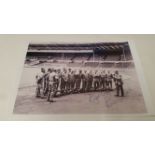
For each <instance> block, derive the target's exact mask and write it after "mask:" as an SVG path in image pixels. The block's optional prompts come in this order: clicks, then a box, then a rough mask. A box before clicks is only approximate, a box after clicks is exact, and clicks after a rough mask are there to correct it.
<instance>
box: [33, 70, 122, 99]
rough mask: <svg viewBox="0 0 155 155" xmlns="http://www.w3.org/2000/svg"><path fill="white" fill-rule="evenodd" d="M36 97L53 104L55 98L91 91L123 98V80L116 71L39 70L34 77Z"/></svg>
mask: <svg viewBox="0 0 155 155" xmlns="http://www.w3.org/2000/svg"><path fill="white" fill-rule="evenodd" d="M36 81H37V88H36V97H39V98H46V99H47V101H49V102H53V101H54V100H53V98H54V97H56V96H62V95H67V94H73V93H86V92H93V91H112V90H114V89H116V96H124V89H123V80H122V76H121V75H120V74H119V72H118V71H115V72H114V73H111V72H110V71H109V70H104V69H103V70H98V69H90V70H86V69H84V70H83V69H74V68H63V69H54V68H49V69H47V71H46V70H45V68H41V72H40V73H38V74H37V76H36Z"/></svg>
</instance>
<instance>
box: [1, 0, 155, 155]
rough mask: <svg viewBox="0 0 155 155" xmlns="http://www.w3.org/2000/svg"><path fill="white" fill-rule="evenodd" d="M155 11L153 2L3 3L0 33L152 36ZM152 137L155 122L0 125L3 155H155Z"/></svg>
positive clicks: (64, 0)
mask: <svg viewBox="0 0 155 155" xmlns="http://www.w3.org/2000/svg"><path fill="white" fill-rule="evenodd" d="M154 6H155V5H154V1H153V0H147V1H146V0H144V1H138V0H137V1H136V0H107V1H105V0H93V1H92V0H88V1H87V0H76V1H75V0H54V1H53V0H44V1H41V0H25V1H21V0H12V1H11V0H1V1H0V33H3V34H5V33H7V34H10V33H13V34H20V33H22V34H23V33H24V34H25V33H26V34H28V33H33V34H36V33H39V34H40V33H46V34H50V33H52V34H58V33H59V34H68V33H71V34H72V33H74V34H75V33H80V34H82V33H84V34H89V33H90V34H102V33H106V34H109V33H111V34H120V33H139V34H141V33H154V32H155V29H154V28H155V23H154V14H155V11H154ZM0 104H1V103H0ZM154 133H155V124H154V122H1V123H0V154H5V155H10V154H15V155H21V154H22V155H29V154H30V155H42V154H43V155H52V154H53V155H64V154H66V155H73V154H75V155H87V154H88V155H104V154H105V155H113V154H114V155H116V154H118V155H124V154H126V155H131V154H134V155H137V154H141V155H144V154H149V155H154V153H155V150H154V139H155V135H154Z"/></svg>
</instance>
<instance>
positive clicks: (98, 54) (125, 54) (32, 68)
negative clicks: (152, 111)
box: [13, 41, 147, 114]
mask: <svg viewBox="0 0 155 155" xmlns="http://www.w3.org/2000/svg"><path fill="white" fill-rule="evenodd" d="M132 52H133V51H131V47H130V44H129V42H128V41H124V42H91V43H89V42H86V43H80V42H78V43H61V42H60V43H59V42H57V43H29V45H28V50H27V54H26V58H25V63H24V68H23V72H22V76H21V80H20V84H19V88H18V94H17V97H16V102H15V105H14V111H13V112H14V114H143V113H147V109H146V105H145V100H144V96H143V92H142V89H141V85H140V82H139V78H138V74H137V72H136V67H135V60H134V57H133V54H132Z"/></svg>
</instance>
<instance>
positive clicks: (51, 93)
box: [47, 69, 56, 102]
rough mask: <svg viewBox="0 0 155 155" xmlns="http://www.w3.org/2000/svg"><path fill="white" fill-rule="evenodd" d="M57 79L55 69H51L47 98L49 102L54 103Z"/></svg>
mask: <svg viewBox="0 0 155 155" xmlns="http://www.w3.org/2000/svg"><path fill="white" fill-rule="evenodd" d="M55 77H56V73H55V72H54V70H53V69H49V75H48V80H49V83H48V87H49V88H48V97H47V101H49V102H54V101H53V97H54V94H55V90H56V89H55Z"/></svg>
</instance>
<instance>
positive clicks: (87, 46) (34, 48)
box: [28, 42, 129, 52]
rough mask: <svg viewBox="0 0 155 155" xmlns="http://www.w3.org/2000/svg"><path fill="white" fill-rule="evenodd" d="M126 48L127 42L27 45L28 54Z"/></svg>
mask: <svg viewBox="0 0 155 155" xmlns="http://www.w3.org/2000/svg"><path fill="white" fill-rule="evenodd" d="M125 47H128V48H129V45H128V42H103V43H74V44H73V43H72V44H68V43H63V44H62V43H61V44H53V43H51V44H29V47H28V52H38V51H39V50H40V52H48V51H51V50H55V51H59V52H61V50H73V51H74V50H81V51H84V50H88V51H91V50H105V51H116V50H121V49H122V48H125ZM74 52H75V51H74Z"/></svg>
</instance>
